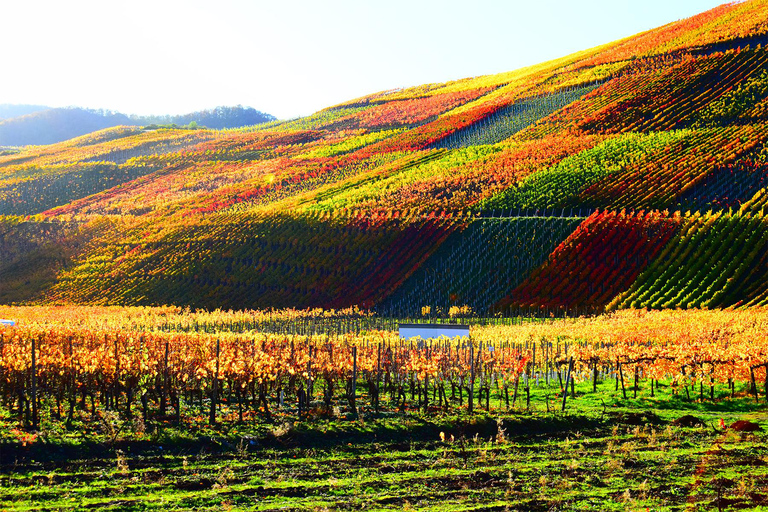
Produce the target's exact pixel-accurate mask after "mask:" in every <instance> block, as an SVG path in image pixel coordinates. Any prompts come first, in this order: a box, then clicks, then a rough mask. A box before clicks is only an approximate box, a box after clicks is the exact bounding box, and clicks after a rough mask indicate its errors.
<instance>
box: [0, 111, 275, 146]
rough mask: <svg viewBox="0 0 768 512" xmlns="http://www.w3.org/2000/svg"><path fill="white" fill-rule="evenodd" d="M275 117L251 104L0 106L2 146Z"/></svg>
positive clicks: (223, 125)
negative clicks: (165, 109) (145, 108)
mask: <svg viewBox="0 0 768 512" xmlns="http://www.w3.org/2000/svg"><path fill="white" fill-rule="evenodd" d="M274 120H275V118H274V117H273V116H271V115H269V114H265V113H263V112H259V111H258V110H255V109H252V108H249V107H242V106H239V105H238V106H236V107H216V108H214V109H212V110H201V111H199V112H192V113H189V114H183V115H177V116H170V115H167V116H135V115H132V116H127V115H125V114H121V113H119V112H111V111H106V110H91V109H84V108H78V107H68V108H48V107H38V106H34V105H0V146H29V145H41V144H54V143H56V142H61V141H65V140H68V139H71V138H74V137H79V136H81V135H86V134H88V133H91V132H94V131H97V130H102V129H105V128H112V127H115V126H124V125H135V126H145V125H173V124H177V125H189V124H191V123H195V124H197V125H200V126H205V127H207V128H211V129H222V128H237V127H241V126H251V125H256V124H261V123H266V122H269V121H274Z"/></svg>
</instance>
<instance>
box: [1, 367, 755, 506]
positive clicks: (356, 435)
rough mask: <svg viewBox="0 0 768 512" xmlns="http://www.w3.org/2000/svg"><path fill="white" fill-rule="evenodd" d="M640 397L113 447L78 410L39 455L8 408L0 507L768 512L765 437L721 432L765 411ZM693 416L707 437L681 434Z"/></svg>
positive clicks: (163, 430)
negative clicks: (19, 437)
mask: <svg viewBox="0 0 768 512" xmlns="http://www.w3.org/2000/svg"><path fill="white" fill-rule="evenodd" d="M542 384H543V383H542ZM550 384H551V383H550ZM641 386H643V387H642V389H640V390H639V391H638V397H637V398H632V397H633V394H634V393H633V390H631V389H628V390H627V392H628V396H629V398H628V399H624V398H623V394H622V391H621V388H620V387H619V389H618V390H617V389H616V385H615V382H614V381H613V380H608V381H605V382H602V383H600V385H599V387H598V391H597V392H596V393H594V392H592V391H591V389H592V388H591V383H582V384H580V385H578V386H577V387H576V390H575V391H576V397H575V398H571V397H570V395H569V398H568V401H567V404H566V411H565V413H562V412H560V407H561V405H562V402H561V400H562V397H561V395H560V391H559V386H557V387H556V386H555V385H551V386H550V387H549V388H547V387H546V386H544V385H542V386H541V387H538V388H537V387H533V388H532V395H531V402H530V408H527V407H526V404H525V401H524V400H523V401H522V402H521V401H520V397H518V402H517V404H516V405H517V409H515V410H511V411H506V408H505V407H502V408H499V409H497V407H498V406H499V405H500V404H499V401H498V399H497V398H496V397H492V400H491V406H492V407H491V410H490V411H485V410H482V409H481V410H479V411H478V412H476V413H475V414H473V415H469V414H467V413H466V412H465V411H464V410H457V409H454V410H452V411H450V412H449V413H444V412H440V411H437V410H433V411H430V412H429V413H427V414H425V413H420V412H415V411H410V412H408V411H406V412H403V413H385V414H380V415H374V414H372V413H370V412H368V411H367V410H366V409H365V408H363V412H362V414H361V415H360V417H358V418H357V419H351V418H348V417H346V416H345V415H344V414H343V411H342V414H341V415H340V416H337V417H330V416H322V417H316V418H312V419H309V420H306V419H305V420H299V419H298V418H295V417H292V416H291V415H290V414H289V413H286V414H285V415H284V416H282V417H281V418H279V419H277V420H276V421H275V422H274V423H267V422H264V421H261V420H258V419H255V418H254V419H251V420H249V421H247V422H245V423H243V424H239V423H237V422H234V421H232V422H224V423H222V424H219V425H217V426H213V427H212V426H208V425H206V424H205V423H203V422H200V421H194V420H193V419H192V418H189V419H188V421H185V422H183V423H182V425H181V426H173V425H172V424H170V423H167V422H164V421H160V420H159V419H151V420H150V421H148V422H147V424H146V425H145V426H144V428H145V431H144V432H143V433H141V432H140V430H141V429H140V428H138V429H137V428H136V425H131V426H127V425H125V424H123V425H122V427H124V428H123V430H121V431H120V433H119V434H118V435H117V436H114V435H113V436H108V435H107V432H106V430H108V429H107V428H106V427H105V426H104V425H106V423H105V422H104V421H101V426H99V422H98V421H96V419H95V418H89V417H88V415H87V414H85V413H82V414H80V416H79V418H78V419H77V420H76V421H75V424H74V425H73V429H72V430H66V429H65V428H63V426H61V425H59V424H58V423H56V422H52V421H51V420H50V418H46V417H44V419H45V421H44V422H43V426H42V431H41V433H40V436H39V438H38V439H37V441H36V442H35V443H33V444H31V445H28V446H21V444H20V443H19V442H18V441H13V440H11V438H12V437H13V436H12V434H11V433H10V429H11V428H13V427H15V426H17V425H16V423H15V422H16V418H13V417H11V416H10V414H8V412H7V411H6V412H5V413H3V416H2V418H0V422H1V425H2V426H1V427H0V428H2V434H3V439H4V442H3V443H2V444H0V504H2V505H1V506H0V508H2V509H3V510H72V509H75V510H88V509H95V508H98V509H101V510H137V511H138V510H193V509H210V510H432V511H452V510H600V511H608V510H646V509H649V510H711V509H718V507H720V508H722V509H733V508H734V507H735V508H744V507H749V508H750V509H758V510H759V509H765V510H768V492H766V491H765V490H766V489H768V436H767V435H766V434H765V433H764V432H762V431H759V432H756V433H740V432H734V431H731V430H726V431H722V430H720V429H719V427H718V424H719V421H720V419H723V420H724V422H725V423H726V424H730V423H732V422H733V421H735V420H738V419H749V420H752V421H756V422H757V423H762V424H763V425H764V426H765V424H766V421H765V412H766V408H765V406H764V405H762V404H758V403H755V400H754V398H753V397H751V396H748V395H745V394H744V393H743V392H742V393H740V394H737V396H736V397H735V398H730V397H728V396H727V393H726V392H725V391H726V390H725V388H723V389H722V390H720V389H717V390H716V391H717V392H718V393H716V397H715V400H708V399H705V400H700V399H699V393H698V392H697V393H694V394H692V395H691V399H690V400H689V399H688V398H687V395H686V394H685V393H684V392H683V393H679V394H676V395H675V394H672V388H671V387H670V386H662V387H661V388H659V389H658V390H657V392H656V396H654V397H651V396H650V390H649V389H648V388H647V386H644V385H643V384H642V383H641ZM679 391H682V390H679ZM697 391H698V390H697ZM705 391H708V389H705ZM706 396H708V395H707V394H706V393H705V397H706ZM524 397H525V395H524V394H523V399H524ZM761 402H763V398H762V397H761ZM363 403H364V402H363ZM547 404H549V408H550V410H549V412H548V411H547ZM457 405H458V404H457ZM502 405H503V404H502ZM464 407H466V403H465V404H464ZM223 412H226V410H225V411H223ZM685 414H693V415H695V416H697V417H698V418H700V419H701V420H703V422H704V424H705V426H702V427H697V428H684V427H677V426H674V425H672V424H671V421H672V420H674V419H676V418H679V417H680V416H683V415H685ZM89 421H90V423H88V424H89V425H90V426H91V428H90V429H86V428H85V426H86V423H85V422H89ZM81 422H82V423H81ZM441 433H442V435H441ZM112 439H114V441H113V440H112Z"/></svg>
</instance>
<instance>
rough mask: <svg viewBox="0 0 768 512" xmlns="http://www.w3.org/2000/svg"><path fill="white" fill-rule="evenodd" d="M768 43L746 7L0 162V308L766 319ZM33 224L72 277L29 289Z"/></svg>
mask: <svg viewBox="0 0 768 512" xmlns="http://www.w3.org/2000/svg"><path fill="white" fill-rule="evenodd" d="M766 43H768V2H767V1H749V2H744V3H739V4H728V5H723V6H721V7H718V8H716V9H713V10H711V11H708V12H706V13H702V14H700V15H698V16H694V17H692V18H689V19H686V20H680V21H678V22H674V23H671V24H668V25H666V26H664V27H660V28H658V29H655V30H651V31H648V32H644V33H642V34H638V35H635V36H632V37H628V38H625V39H623V40H620V41H617V42H614V43H610V44H606V45H603V46H600V47H597V48H593V49H589V50H585V51H583V52H579V53H576V54H572V55H569V56H566V57H563V58H561V59H557V60H554V61H549V62H545V63H542V64H540V65H537V66H531V67H528V68H525V69H521V70H516V71H511V72H508V73H502V74H498V75H492V76H482V77H473V78H467V79H462V80H456V81H453V82H449V83H445V84H427V85H423V86H416V87H410V88H404V89H399V90H392V91H384V92H379V93H375V94H371V95H369V96H365V97H362V98H356V99H353V100H350V101H348V102H345V103H343V104H339V105H335V106H333V107H329V108H327V109H325V110H322V111H320V112H317V113H316V114H313V115H311V116H308V117H305V118H301V119H295V120H289V121H275V122H272V123H269V124H266V125H260V126H257V127H253V128H249V129H240V130H221V131H215V130H207V129H200V130H182V129H160V130H142V129H138V128H113V129H109V130H105V131H101V132H96V133H94V134H91V135H89V136H85V137H80V138H78V139H73V140H72V141H67V142H64V143H60V144H56V145H52V146H41V147H29V148H21V149H20V150H18V151H14V150H11V151H6V152H5V153H6V154H3V155H2V156H0V215H21V216H32V217H29V218H26V219H24V221H23V223H21V222H17V221H13V222H11V221H8V222H6V223H5V224H4V226H5V228H4V229H5V231H4V238H3V239H2V241H1V242H0V244H3V246H4V247H5V248H3V247H0V252H2V251H5V253H7V254H11V253H13V255H14V256H13V258H14V265H16V266H14V265H11V264H4V265H3V266H2V272H3V274H2V275H3V277H4V279H5V280H6V282H11V281H12V282H14V283H17V285H14V286H13V287H8V286H5V287H4V288H5V290H10V291H5V290H0V300H2V301H6V302H9V301H16V300H38V301H57V302H77V303H100V304H105V303H115V304H121V303H124V304H164V303H173V304H180V305H191V306H196V307H211V308H213V307H233V308H234V307H270V306H275V307H278V306H279V307H284V306H296V307H315V306H321V307H341V306H349V305H362V306H365V307H377V308H379V310H380V311H382V312H386V313H389V314H420V313H421V310H422V308H423V307H426V306H429V307H431V309H430V312H431V313H432V314H433V313H434V312H435V311H437V310H438V308H439V309H440V311H442V312H446V313H447V312H448V311H449V310H450V308H451V307H454V308H461V307H462V306H467V307H469V308H470V309H472V310H474V311H475V312H477V313H489V312H494V313H496V312H512V313H516V312H537V313H538V312H541V311H543V312H544V313H545V314H552V313H553V312H554V313H559V312H571V311H575V312H584V311H587V312H589V311H597V310H601V309H603V308H606V307H609V308H620V307H629V306H634V307H638V306H639V307H654V308H656V307H658V308H662V307H694V306H707V307H722V306H732V305H750V304H761V303H765V301H766V300H768V297H767V296H766V293H768V292H767V291H766V284H765V281H766V275H768V271H767V270H766V265H767V264H768V261H767V260H766V257H765V256H764V255H765V254H766V253H768V247H766V245H765V244H766V242H765V240H766V235H765V231H766V229H767V228H766V223H765V222H764V221H763V220H762V219H764V215H765V206H766V203H767V202H768V191H766V186H768V149H767V148H766V145H767V144H768V51H766V50H764V49H763V46H765V44H766ZM676 212H677V213H676ZM702 219H703V220H702ZM712 219H717V220H716V221H715V220H712ZM710 220H711V224H712V226H713V227H711V228H710V227H707V228H705V227H703V226H704V225H707V226H709V225H710V224H707V223H708V222H710ZM702 222H703V223H704V225H702V226H699V223H702ZM35 223H37V224H38V225H39V226H41V227H44V226H50V225H54V224H53V223H59V224H55V225H56V226H59V225H66V226H68V228H67V230H59V231H57V233H59V234H58V235H57V236H56V237H53V238H52V239H51V241H50V243H49V244H48V245H46V246H45V249H44V251H45V253H46V254H65V255H66V257H62V258H59V259H58V260H56V261H57V263H51V261H52V260H51V259H50V258H49V259H45V258H40V257H39V261H40V264H39V265H37V267H44V268H47V270H44V271H43V270H41V271H40V272H42V274H40V275H44V276H46V277H45V279H43V278H38V279H27V277H24V276H30V275H33V274H34V272H32V271H31V270H30V269H29V268H26V267H24V266H23V265H22V266H18V264H19V262H21V261H23V258H24V254H25V253H24V249H23V247H27V246H24V245H23V244H21V245H19V244H17V245H18V247H17V246H13V247H11V246H12V244H14V243H16V242H15V240H23V239H24V237H25V236H28V235H29V233H30V232H34V230H33V229H32V228H31V227H30V226H31V225H34V224H35ZM62 223H64V224H62ZM30 230H31V231H30ZM744 231H749V234H748V235H747V234H744ZM25 233H26V234H25ZM689 233H690V236H689ZM688 236H689V237H688ZM686 237H688V238H686ZM75 240H77V241H78V242H77V243H75V242H74V241H75ZM723 244H727V245H729V247H728V248H727V249H722V248H721V246H722V245H723ZM20 247H21V248H20ZM40 247H41V246H40V244H37V245H34V247H33V246H30V248H29V254H32V253H33V252H34V251H37V252H36V253H35V254H38V255H39V254H41V252H40V251H41V250H42V249H41V248H40ZM67 247H77V250H69V249H68V250H64V249H62V248H67ZM57 251H58V252H57ZM62 251H63V252H62ZM30 261H31V260H30ZM46 261H47V262H48V263H46ZM25 268H26V270H25ZM661 268H669V269H671V268H676V269H677V270H675V271H673V270H665V271H664V272H660V271H659V269H661ZM26 281H29V282H30V283H33V282H34V283H35V284H34V285H33V284H30V285H29V286H28V287H27V289H23V288H24V283H25V282H26ZM18 283H21V284H20V285H18ZM466 310H467V308H464V311H466Z"/></svg>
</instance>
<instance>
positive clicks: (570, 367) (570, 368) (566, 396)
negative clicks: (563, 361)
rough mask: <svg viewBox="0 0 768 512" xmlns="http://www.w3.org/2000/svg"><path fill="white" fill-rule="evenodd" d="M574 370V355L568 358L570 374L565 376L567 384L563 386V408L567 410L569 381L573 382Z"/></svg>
mask: <svg viewBox="0 0 768 512" xmlns="http://www.w3.org/2000/svg"><path fill="white" fill-rule="evenodd" d="M572 371H573V357H571V358H569V359H568V374H567V376H566V377H565V386H564V387H563V410H562V412H565V401H566V399H567V398H568V383H569V382H571V372H572Z"/></svg>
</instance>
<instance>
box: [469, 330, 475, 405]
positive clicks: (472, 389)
mask: <svg viewBox="0 0 768 512" xmlns="http://www.w3.org/2000/svg"><path fill="white" fill-rule="evenodd" d="M474 403H475V345H474V343H472V337H471V336H470V337H469V400H468V411H469V413H470V414H472V408H473V407H474Z"/></svg>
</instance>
